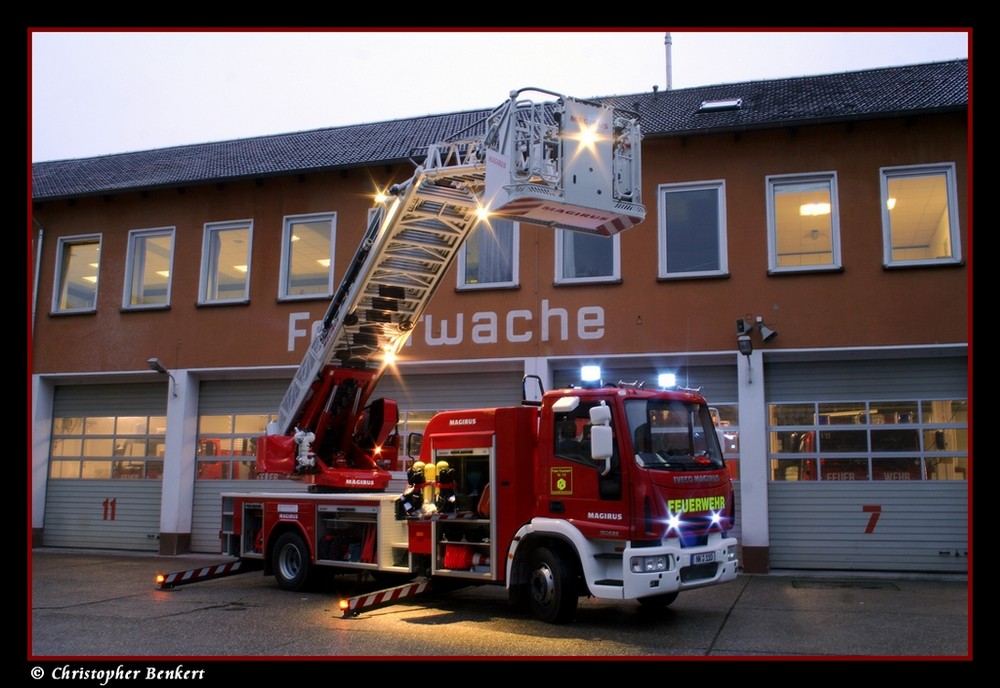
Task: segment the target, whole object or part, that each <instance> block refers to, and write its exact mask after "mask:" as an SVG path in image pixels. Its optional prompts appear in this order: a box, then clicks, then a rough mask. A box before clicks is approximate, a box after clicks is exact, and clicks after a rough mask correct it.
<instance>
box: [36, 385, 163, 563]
mask: <svg viewBox="0 0 1000 688" xmlns="http://www.w3.org/2000/svg"><path fill="white" fill-rule="evenodd" d="M166 407H167V386H166V384H165V383H143V384H117V385H67V386H61V387H57V388H56V390H55V395H54V400H53V417H54V420H53V427H52V442H51V447H52V449H51V453H50V458H49V478H48V482H47V485H46V493H45V520H44V526H43V533H44V535H43V541H44V543H45V545H46V546H47V547H84V548H97V549H125V550H140V551H158V549H159V532H160V495H161V487H162V481H161V477H162V474H163V447H164V440H165V436H166Z"/></svg>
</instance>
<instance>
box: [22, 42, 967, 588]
mask: <svg viewBox="0 0 1000 688" xmlns="http://www.w3.org/2000/svg"><path fill="white" fill-rule="evenodd" d="M968 81H969V65H968V62H967V60H956V61H950V62H942V63H933V64H920V65H910V66H903V67H892V68H884V69H871V70H866V71H859V72H850V73H838V74H828V75H821V76H807V77H800V78H789V79H779V80H773V81H753V82H746V83H732V84H721V85H711V86H705V87H698V88H689V89H678V90H667V91H657V90H655V89H654V90H653V91H652V92H648V93H637V94H634V95H626V96H614V97H609V98H603V99H602V98H597V99H596V100H605V101H608V102H613V103H614V105H615V106H617V107H620V108H623V109H627V110H630V111H633V112H636V113H638V114H639V116H640V122H641V126H642V132H643V143H642V152H641V154H642V187H641V192H642V203H643V204H644V205H645V207H646V211H647V213H646V219H645V220H644V221H643V222H642V223H641V224H639V225H638V226H636V227H633V228H631V229H628V230H626V231H625V232H623V233H621V234H619V235H616V236H614V237H599V236H591V235H585V234H582V233H578V232H569V231H560V230H553V229H551V228H548V227H541V226H534V225H529V224H526V223H515V222H510V221H499V222H496V221H495V222H493V223H492V225H491V227H490V229H489V230H486V229H484V228H483V227H482V226H481V227H478V228H477V229H476V230H474V232H473V234H472V235H471V238H470V239H469V240H468V241H467V242H466V245H465V246H464V247H463V248H462V250H461V253H460V255H459V257H458V259H457V261H456V263H455V264H453V265H452V266H451V268H450V273H451V274H450V276H448V277H446V280H445V283H444V287H442V288H441V289H439V290H438V293H437V296H436V298H435V299H434V300H433V301H432V302H431V304H430V306H429V307H428V309H427V311H426V313H425V315H424V317H423V318H422V319H421V320H420V322H419V323H417V325H416V327H415V328H414V330H413V332H412V335H411V336H410V339H409V341H408V343H407V345H406V346H405V347H404V350H403V356H402V357H401V360H400V361H399V362H398V363H397V364H396V367H395V369H394V370H392V372H391V373H387V374H386V376H385V377H384V378H383V381H382V383H381V384H380V387H379V390H378V392H377V394H378V395H379V396H385V397H389V398H393V399H395V400H397V402H398V404H399V408H400V411H401V418H400V424H399V432H400V434H401V435H403V436H404V439H405V436H406V435H408V434H410V433H413V432H420V431H421V430H422V428H423V427H424V425H425V424H426V422H427V420H428V419H429V418H430V416H431V415H432V414H433V413H434V412H436V411H440V410H445V409H455V408H475V407H480V406H498V405H517V404H519V403H520V401H521V395H522V380H523V379H524V377H525V375H537V376H539V377H540V378H541V379H542V380H543V382H544V384H545V387H546V389H550V388H553V387H559V386H566V385H570V384H573V383H577V382H578V380H579V378H578V370H579V369H580V367H581V366H583V365H595V364H596V365H599V366H601V369H602V378H603V380H604V382H605V383H616V382H618V381H627V382H634V381H646V384H647V385H655V384H656V383H657V379H658V376H659V375H660V374H661V373H673V374H674V375H676V379H677V381H678V383H679V384H680V385H682V386H686V387H699V388H702V389H703V393H704V395H705V396H706V398H707V399H708V400H709V403H710V405H711V406H712V407H714V408H716V409H718V412H719V413H718V416H719V419H720V424H721V426H722V429H723V431H724V436H725V444H726V446H725V450H726V454H727V461H728V465H729V467H730V471H731V474H732V477H733V478H734V480H735V485H736V495H737V532H736V533H735V534H736V536H737V537H738V538H739V541H740V543H741V547H742V560H743V564H744V570H746V571H748V572H766V571H769V570H776V569H788V570H795V569H798V570H805V569H816V570H852V571H872V572H875V571H892V572H946V573H965V572H967V570H968V551H969V509H968V507H969V496H970V489H971V468H972V461H971V454H970V446H969V423H970V421H969V418H970V413H969V399H968V390H969V380H970V367H969V361H970V352H969V338H970V337H969V333H970V328H971V324H970V304H971V288H970V284H971V282H970V274H971V270H970V259H971V253H970V248H971V247H970V227H969V224H970V216H969V195H970V194H969V150H970V131H969V128H970V127H969V125H970V122H971V115H970V112H969V108H968ZM517 86H518V84H502V85H499V86H498V89H497V102H496V103H484V109H483V110H478V111H469V112H456V113H450V114H442V115H433V116H422V117H415V118H412V119H405V120H395V121H386V122H375V123H371V124H362V125H356V126H346V127H336V128H328V129H319V130H313V131H305V132H297V133H292V134H278V135H273V136H264V137H259V138H252V139H244V140H232V141H221V142H216V143H206V144H199V145H190V146H181V147H176V148H168V149H158V150H149V151H140V152H133V153H123V154H118V155H108V156H101V157H95V158H88V159H75V160H60V161H53V162H41V163H35V164H33V165H32V186H31V202H32V218H31V219H32V225H31V227H32V229H31V231H32V242H31V256H30V260H31V264H32V274H31V294H30V297H31V300H30V308H31V324H30V327H31V333H30V351H29V353H30V365H31V370H30V371H29V372H30V384H31V388H30V391H31V396H30V416H29V418H30V423H31V428H32V443H31V449H30V467H31V470H30V475H29V478H30V496H31V507H30V508H31V527H32V534H33V544H34V545H35V546H50V547H81V548H110V549H121V550H135V551H151V552H159V553H161V554H179V553H185V552H204V553H217V552H219V551H220V541H219V530H220V498H219V495H220V493H221V492H228V491H233V490H238V489H244V490H245V489H254V488H259V487H260V486H261V482H260V481H259V480H258V479H257V477H256V475H255V472H254V466H255V445H256V439H257V437H258V436H260V435H262V434H264V432H265V425H266V424H267V422H268V421H269V420H271V419H272V418H273V417H274V415H275V413H276V411H277V409H278V405H279V402H280V400H281V398H282V396H283V395H284V392H285V390H286V388H287V387H288V384H289V382H290V381H291V379H292V376H293V374H294V373H295V371H296V369H297V367H298V365H299V363H300V362H301V360H302V357H303V355H304V353H305V351H306V348H307V346H308V343H309V341H310V337H311V332H312V327H313V323H315V322H317V321H319V320H321V319H322V318H323V316H324V314H325V312H326V309H327V306H328V304H329V301H330V298H331V296H332V295H333V293H334V291H335V290H336V288H337V285H338V283H339V281H340V280H341V278H342V277H343V275H344V272H345V270H346V267H347V265H348V263H349V261H350V260H351V258H352V256H353V255H354V251H355V249H356V247H357V245H358V243H359V241H360V240H361V237H362V234H363V233H364V230H365V228H366V226H367V219H368V213H369V210H370V208H371V207H372V201H373V196H374V194H375V193H376V192H378V191H379V190H381V189H385V188H387V187H388V186H389V185H391V184H392V183H394V182H399V181H403V180H405V179H407V178H409V177H410V176H411V175H412V173H413V169H414V165H415V164H418V163H419V162H420V161H421V155H422V154H423V153H424V152H425V151H426V147H427V146H428V145H429V144H432V143H435V142H439V141H443V140H445V139H446V138H448V137H450V136H452V135H455V134H457V133H458V132H464V134H463V135H470V134H475V132H476V131H477V127H481V126H482V123H483V120H484V118H485V117H486V116H487V115H488V114H489V113H490V111H491V109H492V107H493V106H495V105H499V104H500V103H501V102H502V101H503V100H504V99H505V97H506V95H507V93H508V91H509V89H510V88H514V87H517ZM544 86H547V87H549V88H557V85H554V86H553V85H544ZM567 95H572V96H577V97H579V96H583V95H587V94H567ZM269 487H273V485H269ZM280 487H281V488H282V489H288V490H304V489H305V488H304V486H302V485H301V483H299V482H298V481H295V480H287V481H282V483H281V485H280Z"/></svg>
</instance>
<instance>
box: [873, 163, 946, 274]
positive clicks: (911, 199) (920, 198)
mask: <svg viewBox="0 0 1000 688" xmlns="http://www.w3.org/2000/svg"><path fill="white" fill-rule="evenodd" d="M880 172H881V175H882V176H881V186H882V240H883V245H884V248H883V253H884V256H883V261H884V264H885V266H886V267H901V266H909V265H954V264H956V263H960V262H961V261H962V247H961V241H960V239H959V234H958V195H957V191H956V186H955V165H954V163H949V164H943V165H914V166H907V167H883V168H882V169H881V170H880Z"/></svg>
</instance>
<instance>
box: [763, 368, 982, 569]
mask: <svg viewBox="0 0 1000 688" xmlns="http://www.w3.org/2000/svg"><path fill="white" fill-rule="evenodd" d="M967 380H968V376H967V359H966V358H965V357H950V358H930V359H899V360H877V361H875V360H872V361H826V362H809V363H781V364H770V365H768V366H767V367H766V384H765V394H766V398H767V407H768V438H769V445H768V458H769V463H770V469H771V470H770V483H769V485H768V511H769V528H770V566H771V568H774V569H830V570H838V569H844V570H853V571H894V572H898V571H910V572H940V573H967V572H968V548H969V542H968V531H969V528H968V524H969V520H968V502H969V499H968V498H969V489H970V483H969V481H968V460H969V457H968V445H967V441H968V440H967V438H968V409H967V399H966V396H967Z"/></svg>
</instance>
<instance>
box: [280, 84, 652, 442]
mask: <svg viewBox="0 0 1000 688" xmlns="http://www.w3.org/2000/svg"><path fill="white" fill-rule="evenodd" d="M529 90H531V91H540V89H521V90H519V91H513V92H512V93H511V95H510V99H509V100H508V101H507V102H506V103H505V104H504V105H501V106H500V107H498V108H497V109H495V110H494V111H493V112H492V113H491V114H490V116H489V117H487V118H486V120H484V122H481V123H480V125H479V126H480V127H481V128H483V129H484V132H483V133H482V134H480V135H471V136H469V135H466V136H464V137H462V138H455V139H454V140H449V141H445V142H443V143H439V144H436V145H433V146H430V147H429V148H428V150H427V155H426V157H425V159H424V162H423V164H422V165H421V166H419V167H418V168H417V170H416V172H415V173H414V175H413V177H411V178H410V179H409V180H408V181H406V182H404V183H402V184H399V185H397V186H395V187H393V189H392V190H391V201H389V202H388V203H386V204H382V205H380V206H378V212H376V213H374V216H373V219H372V221H371V222H370V223H369V225H368V228H367V230H366V232H365V236H364V239H363V241H362V243H361V245H360V246H359V248H358V250H357V252H356V254H355V256H354V258H353V260H352V262H351V264H350V266H349V268H348V271H347V273H346V275H345V277H344V279H343V280H342V282H341V284H340V286H339V287H338V289H337V292H336V294H335V295H334V297H333V300H332V301H331V303H330V306H329V308H328V310H327V312H326V315H325V316H324V318H323V321H322V324H321V327H320V330H319V331H318V333H317V334H316V335H315V336H314V338H313V340H312V342H311V344H310V346H309V349H308V351H307V352H306V355H305V357H304V359H303V361H302V364H301V365H300V366H299V369H298V371H297V372H296V375H295V378H294V379H293V380H292V383H291V385H290V386H289V388H288V391H287V392H286V394H285V397H284V398H283V400H282V402H281V406H280V408H279V415H278V418H277V420H276V421H275V422H273V423H271V424H269V426H268V434H269V435H290V434H291V433H293V432H296V431H297V430H298V429H299V428H302V427H303V426H304V425H308V424H309V422H311V421H312V420H313V418H314V416H315V415H316V413H318V412H317V411H315V408H316V400H312V401H310V399H311V397H312V396H313V395H314V394H315V393H316V392H315V390H316V389H317V381H318V380H320V379H321V378H322V377H323V376H324V375H326V374H329V373H330V371H331V370H332V367H333V366H337V367H346V368H351V369H354V370H366V371H369V375H368V376H365V380H367V382H366V383H362V384H361V385H360V386H361V387H363V389H361V391H360V392H359V393H358V394H357V395H356V396H355V398H354V400H353V402H351V403H349V404H346V405H345V409H347V411H346V412H348V413H350V414H355V415H356V414H357V412H358V409H359V407H360V406H361V405H363V403H364V402H365V401H366V400H367V398H368V397H369V396H370V394H371V391H372V389H373V388H374V386H375V384H376V383H377V381H378V378H379V377H380V376H381V374H382V372H383V370H384V367H385V364H386V363H385V361H386V356H387V355H389V356H390V357H391V356H392V355H394V354H395V353H397V352H398V351H399V350H400V348H401V347H402V346H403V344H405V342H406V339H407V337H408V336H409V334H410V332H411V331H412V329H413V327H414V326H415V325H416V323H417V322H418V320H419V319H420V317H421V315H422V314H423V312H424V309H425V308H426V307H427V305H428V303H429V302H430V300H431V298H432V297H433V295H434V292H435V291H436V290H437V288H438V286H439V285H440V283H441V280H442V279H443V277H444V275H445V273H446V272H447V271H448V268H449V267H450V266H451V264H452V262H453V261H454V259H455V257H456V255H457V253H458V251H459V249H460V248H461V246H462V244H463V243H464V241H465V239H466V238H467V237H468V235H469V233H470V232H471V231H472V230H473V229H474V228H475V226H476V225H477V223H478V222H480V221H481V219H482V218H483V217H489V216H499V217H502V218H506V219H512V220H520V221H524V222H528V223H532V224H538V225H545V226H549V227H553V228H557V229H568V230H573V231H582V232H588V233H592V234H599V235H603V236H611V235H613V234H616V233H617V232H619V231H621V230H623V229H626V228H628V227H631V226H633V225H635V224H637V223H639V222H641V221H642V220H643V219H644V217H645V208H644V207H643V206H642V203H641V197H640V165H641V160H640V156H639V144H640V141H641V133H640V131H639V125H638V120H637V117H635V116H634V115H631V114H630V113H627V112H624V111H620V110H616V109H615V108H613V107H610V106H606V105H602V104H598V103H593V102H589V101H581V100H576V99H572V98H568V97H565V96H559V95H558V94H555V93H552V92H548V91H540V92H542V93H545V94H548V95H550V96H554V97H555V98H556V100H555V101H554V102H551V101H550V102H533V101H531V100H525V99H521V98H520V96H521V94H522V93H524V92H525V91H529ZM331 397H332V394H331ZM307 404H311V408H313V409H314V410H311V411H310V412H309V414H306V415H308V416H309V417H304V409H305V407H306V405H307ZM334 406H336V405H335V404H334V403H333V399H332V398H331V399H330V400H329V401H327V402H326V411H325V412H326V414H327V416H329V415H331V414H334V413H336V412H337V411H336V409H335V408H334V409H333V410H331V408H332V407H334ZM321 458H322V457H321Z"/></svg>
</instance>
